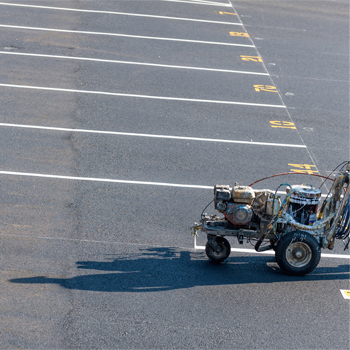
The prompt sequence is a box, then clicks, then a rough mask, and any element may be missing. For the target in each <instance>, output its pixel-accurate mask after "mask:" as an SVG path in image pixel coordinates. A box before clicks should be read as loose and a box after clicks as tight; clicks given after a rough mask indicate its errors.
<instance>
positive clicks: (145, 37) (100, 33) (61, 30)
mask: <svg viewBox="0 0 350 350" xmlns="http://www.w3.org/2000/svg"><path fill="white" fill-rule="evenodd" d="M0 27H1V28H13V29H25V30H39V31H45V32H58V33H74V34H88V35H105V36H115V37H123V38H136V39H147V40H163V41H174V42H184V43H196V44H208V45H223V46H240V47H251V48H255V46H254V45H243V44H234V43H228V42H226V43H225V42H216V41H202V40H190V39H176V38H162V37H155V36H142V35H130V34H118V33H103V32H89V31H81V30H68V29H54V28H39V27H25V26H14V25H7V24H0Z"/></svg>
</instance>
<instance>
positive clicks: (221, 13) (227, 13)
mask: <svg viewBox="0 0 350 350" xmlns="http://www.w3.org/2000/svg"><path fill="white" fill-rule="evenodd" d="M219 13H220V15H235V16H237V13H232V12H222V11H219Z"/></svg>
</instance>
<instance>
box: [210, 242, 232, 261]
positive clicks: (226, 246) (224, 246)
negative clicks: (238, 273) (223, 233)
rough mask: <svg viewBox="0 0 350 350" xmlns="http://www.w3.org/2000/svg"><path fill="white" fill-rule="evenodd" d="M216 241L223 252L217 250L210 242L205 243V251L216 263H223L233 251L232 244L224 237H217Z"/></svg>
mask: <svg viewBox="0 0 350 350" xmlns="http://www.w3.org/2000/svg"><path fill="white" fill-rule="evenodd" d="M216 243H217V244H218V246H219V247H220V248H221V252H219V253H218V252H216V251H215V250H214V249H213V248H212V247H211V245H210V244H209V242H207V244H206V245H205V253H206V254H207V257H208V258H209V259H210V260H211V261H212V262H215V263H221V262H223V261H224V260H226V259H227V258H228V256H229V255H230V253H231V246H230V243H229V242H228V240H227V239H226V238H224V237H217V238H216Z"/></svg>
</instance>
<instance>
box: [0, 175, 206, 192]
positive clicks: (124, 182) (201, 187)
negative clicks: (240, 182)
mask: <svg viewBox="0 0 350 350" xmlns="http://www.w3.org/2000/svg"><path fill="white" fill-rule="evenodd" d="M0 175H13V176H26V177H39V178H47V179H60V180H76V181H91V182H109V183H121V184H129V185H148V186H163V187H179V188H195V189H206V190H207V189H210V190H212V189H213V186H200V185H186V184H174V183H166V182H148V181H132V180H117V179H103V178H93V177H77V176H63V175H49V174H35V173H22V172H17V171H0Z"/></svg>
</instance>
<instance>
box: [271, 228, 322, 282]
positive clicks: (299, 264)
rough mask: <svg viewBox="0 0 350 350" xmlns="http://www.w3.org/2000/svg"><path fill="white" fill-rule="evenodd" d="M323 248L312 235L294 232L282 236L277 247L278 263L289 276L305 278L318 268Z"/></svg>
mask: <svg viewBox="0 0 350 350" xmlns="http://www.w3.org/2000/svg"><path fill="white" fill-rule="evenodd" d="M320 258H321V248H320V246H319V244H318V242H317V240H316V239H315V237H313V236H312V235H310V234H309V233H307V232H302V231H294V232H289V233H287V234H286V235H284V236H282V238H281V240H280V241H279V242H278V244H277V247H276V261H277V264H278V265H279V267H280V268H281V269H282V270H283V271H284V272H286V273H287V274H289V275H294V276H304V275H306V274H307V273H309V272H311V271H312V270H313V269H315V268H316V266H317V265H318V263H319V261H320Z"/></svg>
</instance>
